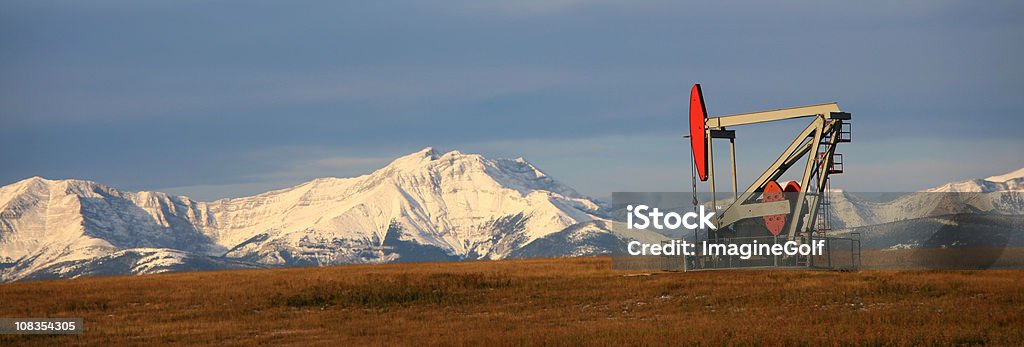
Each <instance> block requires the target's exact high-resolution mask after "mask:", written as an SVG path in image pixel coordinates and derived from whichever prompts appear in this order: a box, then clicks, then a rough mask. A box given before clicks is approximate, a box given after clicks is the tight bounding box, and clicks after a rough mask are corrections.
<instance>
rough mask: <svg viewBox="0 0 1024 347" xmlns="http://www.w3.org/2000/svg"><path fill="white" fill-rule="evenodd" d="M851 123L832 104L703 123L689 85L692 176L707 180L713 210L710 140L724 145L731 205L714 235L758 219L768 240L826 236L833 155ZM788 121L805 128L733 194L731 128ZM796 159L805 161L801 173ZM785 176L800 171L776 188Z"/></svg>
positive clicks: (697, 91) (697, 92)
mask: <svg viewBox="0 0 1024 347" xmlns="http://www.w3.org/2000/svg"><path fill="white" fill-rule="evenodd" d="M851 118H852V117H851V116H850V113H848V112H842V111H840V110H839V105H838V104H836V103H834V102H832V103H827V104H820V105H810V106H800V107H792V108H784V109H778V110H770V111H760V112H752V113H741V114H733V115H726V116H718V117H708V115H707V108H706V107H705V105H704V95H703V93H702V92H701V88H700V84H695V85H693V88H692V89H691V91H690V116H689V120H690V129H689V130H690V134H689V135H690V136H689V138H690V147H691V149H692V152H693V161H694V164H695V167H696V170H695V176H697V177H699V178H700V180H701V181H709V180H710V182H709V185H710V188H711V201H712V204H713V205H717V202H716V201H717V200H716V198H715V163H714V144H715V142H716V141H715V140H723V139H725V140H728V141H729V152H730V158H731V164H732V171H731V173H732V174H731V176H732V192H733V200H732V202H731V203H729V204H728V206H726V207H725V208H724V209H722V210H720V211H719V213H718V214H717V216H716V218H717V219H718V220H717V223H716V224H717V225H718V228H719V230H721V229H722V228H723V227H726V228H728V227H730V226H732V225H735V224H737V223H739V222H741V221H744V220H751V219H756V218H759V217H760V218H761V219H762V220H763V225H764V227H765V228H766V229H767V230H768V231H769V232H770V233H771V234H772V235H775V236H779V235H780V234H781V233H783V232H784V233H785V236H786V237H787V238H788V239H789V240H796V239H797V238H798V237H801V236H805V235H807V234H809V233H814V232H817V233H823V232H825V231H827V229H829V228H830V226H829V223H828V214H827V209H828V204H829V201H828V195H827V194H828V190H829V177H830V176H831V175H835V174H841V173H842V172H843V160H842V154H840V153H837V152H836V147H837V146H838V145H839V144H840V143H845V142H850V140H851V136H850V135H851V132H850V124H851V123H850V121H851ZM790 119H810V124H808V125H807V126H806V127H805V128H804V129H803V130H802V131H800V133H799V134H798V135H797V136H796V138H795V139H794V140H793V141H792V142H791V143H790V144H789V146H788V147H787V148H786V150H785V151H783V152H782V154H781V155H779V157H778V158H777V159H776V160H775V162H774V163H772V164H771V165H770V166H768V168H767V169H765V170H764V172H763V173H762V174H761V175H760V176H759V177H758V178H757V179H755V180H754V182H752V183H750V185H749V186H747V188H746V189H744V190H739V189H737V188H738V187H737V178H736V130H734V128H735V127H741V126H745V125H753V124H760V123H767V122H774V121H782V120H790ZM804 158H805V159H804ZM801 159H804V160H805V161H804V163H803V165H802V167H801V165H800V164H801V163H800V160H801ZM789 170H800V171H797V172H798V173H800V174H801V176H799V177H800V178H799V181H789V182H786V183H780V182H778V181H777V180H778V179H779V178H780V177H782V176H783V175H784V174H786V172H787V171H789ZM694 189H695V190H696V180H694ZM695 202H696V201H695ZM758 224H761V223H758Z"/></svg>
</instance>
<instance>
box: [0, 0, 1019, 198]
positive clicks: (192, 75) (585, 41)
mask: <svg viewBox="0 0 1024 347" xmlns="http://www.w3.org/2000/svg"><path fill="white" fill-rule="evenodd" d="M1022 15H1024V5H1022V4H1021V3H1019V2H1011V1H1006V2H1002V1H986V2H972V1H962V2H960V1H906V2H892V3H891V2H888V1H857V2H831V1H792V2H781V3H772V4H768V3H766V2H760V1H739V2H737V1H722V2H711V3H705V2H696V1H693V2H689V1H629V2H625V1H603V0H524V1H479V0H472V1H470V0H465V1H462V0H452V1H288V2H282V1H192V0H181V1H147V2H138V1H127V0H96V1H89V0H79V1H19V0H7V1H2V2H0V52H2V53H0V184H2V185H6V184H10V183H13V182H17V181H19V180H21V179H25V178H28V177H32V176H42V177H46V178H51V179H63V178H77V179H88V180H94V181H98V182H101V183H104V184H107V185H110V186H113V187H116V188H118V189H122V190H130V191H135V190H157V191H166V192H171V193H176V194H184V195H188V196H191V197H193V198H197V199H200V200H212V199H217V198H222V197H237V196H245V195H251V194H256V193H260V192H263V191H267V190H271V189H277V188H283V187H288V186H292V185H295V184H298V183H301V182H304V181H306V180H309V179H312V178H317V177H328V176H331V177H349V176H355V175H360V174H365V173H369V172H372V171H373V170H374V169H377V168H380V167H382V166H384V165H386V164H387V163H388V162H389V161H390V160H391V159H393V158H395V157H398V156H401V155H405V154H408V153H412V152H416V151H418V150H420V149H422V148H424V147H428V146H430V147H434V148H436V149H438V150H442V151H448V150H456V149H457V150H460V151H462V152H464V153H480V154H484V155H485V156H488V157H506V158H515V157H524V158H526V159H527V160H529V161H530V162H532V163H534V164H535V165H536V166H538V167H539V168H540V169H541V170H543V171H545V172H546V173H547V174H549V175H550V176H552V177H554V178H556V179H558V180H560V181H562V182H564V183H566V184H568V185H570V186H572V187H574V188H576V189H577V190H579V191H580V192H582V193H584V194H588V195H591V196H595V197H600V198H607V197H608V196H610V195H611V192H613V191H689V190H690V175H689V173H690V166H689V165H690V164H689V161H688V159H689V149H688V142H686V141H685V139H684V138H682V135H683V133H685V132H686V129H687V128H686V127H687V120H686V114H687V110H688V93H689V89H690V86H691V85H692V84H693V83H701V84H702V87H703V88H702V89H703V91H704V96H705V103H706V105H707V107H708V111H709V113H710V114H711V115H712V116H715V115H725V114H732V113H742V112H751V111H758V110H767V109H775V108H782V107H792V106H800V105H808V104H818V103H825V102H833V101H835V102H838V103H839V105H840V107H841V108H842V109H843V110H844V111H847V112H850V113H852V114H853V122H852V123H853V124H852V128H853V140H854V141H853V142H852V143H849V144H844V145H843V146H841V147H840V149H839V151H840V152H842V153H843V154H844V161H845V163H846V167H845V169H846V172H845V173H844V174H843V175H842V176H838V177H835V178H834V179H833V187H837V186H838V187H839V188H843V189H847V190H851V191H912V190H918V189H923V188H928V187H931V186H935V185H939V184H941V183H944V182H948V181H955V180H963V179H971V178H979V177H987V176H991V175H997V174H1002V173H1005V172H1009V171H1012V170H1015V169H1018V168H1021V167H1024V155H1022V154H1021V153H1024V137H1022V136H1021V129H1022V126H1024V120H1022V117H1021V115H1020V114H1019V111H1020V110H1021V109H1024V107H1022V106H1024V97H1022V96H1024V69H1022V68H1021V66H1020V64H1021V63H1020V62H1022V61H1024V45H1022V44H1021V43H1022V42H1024V18H1022ZM805 124H806V121H786V122H779V123H773V124H766V125H757V126H746V127H738V128H736V130H737V137H738V139H737V157H738V159H739V163H738V169H739V172H740V175H739V176H740V180H741V182H742V181H744V180H746V181H749V180H752V179H753V177H755V176H757V175H759V174H760V172H761V170H763V168H764V167H766V166H767V165H768V163H770V162H771V161H772V160H774V158H775V157H776V156H777V155H778V154H779V153H780V152H781V151H782V150H783V149H784V148H785V146H786V145H787V144H788V143H789V141H791V140H792V139H793V137H794V136H795V135H796V134H797V132H799V130H801V129H802V128H803V126H804V125H805ZM723 148H724V147H723ZM722 152H724V151H722ZM719 153H721V152H719ZM727 160H728V159H727V157H721V158H716V161H717V162H718V163H720V165H721V163H727ZM718 169H719V170H720V172H726V171H725V170H728V167H727V166H725V165H722V166H719V167H718ZM741 185H742V183H741ZM706 188H707V187H706V186H705V185H702V186H701V187H700V189H701V190H706Z"/></svg>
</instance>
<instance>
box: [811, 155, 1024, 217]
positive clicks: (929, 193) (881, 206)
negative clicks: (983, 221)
mask: <svg viewBox="0 0 1024 347" xmlns="http://www.w3.org/2000/svg"><path fill="white" fill-rule="evenodd" d="M864 195H873V194H872V193H850V192H847V191H842V190H834V191H832V192H831V194H830V202H831V206H830V209H831V211H832V219H833V221H834V222H835V223H834V225H835V226H837V227H860V226H866V225H875V224H882V223H891V222H897V221H901V220H908V219H916V218H924V217H931V216H937V215H946V214H956V213H965V212H992V213H1002V214H1007V215H1021V214H1024V168H1022V169H1019V170H1016V171H1013V172H1010V173H1007V174H1004V175H998V176H991V177H988V178H984V179H974V180H967V181H961V182H952V183H946V184H943V185H941V186H938V187H934V188H930V189H925V190H922V191H920V192H913V193H906V194H902V195H899V196H898V197H896V198H895V199H891V200H886V201H881V202H879V201H874V200H875V199H867V198H866V197H865V196H864ZM887 195H891V194H887Z"/></svg>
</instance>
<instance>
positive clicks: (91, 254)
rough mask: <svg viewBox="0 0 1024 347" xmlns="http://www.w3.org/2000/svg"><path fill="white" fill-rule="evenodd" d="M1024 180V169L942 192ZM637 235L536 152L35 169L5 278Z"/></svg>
mask: <svg viewBox="0 0 1024 347" xmlns="http://www.w3.org/2000/svg"><path fill="white" fill-rule="evenodd" d="M1022 187H1024V169H1021V170H1017V171H1015V172H1012V173H1009V174H1006V175H1000V176H993V177H989V178H986V179H981V180H972V181H965V182H957V183H950V184H947V185H944V186H940V187H936V188H934V189H933V190H928V191H934V192H952V191H971V192H1005V191H1016V192H1019V191H1021V190H1022V189H1024V188H1022ZM835 195H836V198H834V202H833V203H834V204H835V209H834V212H833V213H834V214H835V218H836V219H838V221H837V223H838V224H839V225H845V226H851V227H853V226H863V225H872V224H878V223H887V222H893V221H896V220H897V219H900V218H903V219H905V218H907V216H916V215H914V214H913V213H909V212H907V211H909V210H914V211H934V210H935V208H936V206H939V204H940V203H941V202H938V201H931V200H927V199H925V200H920V199H917V200H913V201H910V200H906V201H901V200H899V199H916V198H907V197H903V198H898V199H896V200H893V201H889V202H881V203H879V202H871V201H866V200H863V199H860V198H858V197H856V196H852V195H848V194H847V193H844V192H838V193H837V194H835ZM933 196H938V195H933ZM1018 196H1019V195H1018ZM915 204H916V205H915ZM911 205H913V206H912V207H910V208H908V207H907V206H911ZM915 206H916V207H915ZM1021 206H1024V204H1019V205H1012V204H1011V205H1006V204H1000V203H995V205H993V203H992V202H989V203H988V205H987V207H985V208H989V209H993V208H996V209H998V208H1006V209H1011V210H1013V211H1016V212H1015V213H1017V214H1020V212H1021V211H1022V210H1024V208H1022V207H1021ZM921 216H924V215H921ZM628 239H644V240H645V241H650V242H655V241H657V240H664V239H665V238H664V237H663V236H661V235H658V234H654V233H649V232H645V231H637V232H636V234H631V235H623V234H619V233H617V232H616V231H614V228H612V227H611V221H610V220H609V219H608V216H607V214H606V209H605V207H603V206H602V204H601V203H600V202H599V201H596V200H594V199H591V198H588V197H586V196H583V195H581V194H579V193H578V192H576V191H575V190H573V189H572V188H570V187H569V186H566V185H564V184H562V183H560V182H558V181H556V180H554V179H552V178H551V177H549V176H548V175H546V174H545V173H544V172H542V171H541V170H539V169H538V168H537V167H536V166H534V165H533V164H531V163H529V162H527V161H526V160H524V159H522V158H517V159H488V158H485V157H483V156H481V155H477V154H464V153H461V152H459V151H451V152H447V153H440V152H438V151H435V150H434V149H432V148H426V149H423V150H421V151H418V152H416V153H412V154H409V155H406V156H403V157H400V158H398V159H396V160H394V161H393V162H391V163H390V164H388V165H387V166H385V167H383V168H381V169H379V170H376V171H374V172H372V173H370V174H367V175H362V176H358V177H352V178H320V179H315V180H312V181H309V182H305V183H302V184H300V185H297V186H294V187H291V188H286V189H281V190H275V191H270V192H266V193H263V194H259V195H256V196H250V197H242V198H230V199H221V200H217V201H212V202H202V201H195V200H193V199H190V198H188V197H186V196H176V195H171V194H166V193H160V192H145V191H143V192H125V191H119V190H117V189H114V188H111V187H108V186H105V185H102V184H99V183H96V182H91V181H83V180H70V179H69V180H48V179H43V178H40V177H33V178H29V179H25V180H22V181H19V182H16V183H13V184H11V185H7V186H4V187H0V281H16V280H28V279H47V278H73V277H81V276H97V275H119V274H149V273H160V272H169V271H191V270H213V269H232V268H261V267H275V266H323V265H337V264H364V263H387V262H403V261H436V260H473V259H505V258H516V257H555V256H586V255H596V254H606V253H609V252H610V251H611V250H612V249H615V248H621V246H622V245H623V244H624V243H625V242H627V240H628Z"/></svg>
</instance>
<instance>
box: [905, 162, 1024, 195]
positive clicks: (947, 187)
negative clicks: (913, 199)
mask: <svg viewBox="0 0 1024 347" xmlns="http://www.w3.org/2000/svg"><path fill="white" fill-rule="evenodd" d="M925 191H926V192H973V193H990V192H1005V191H1016V192H1020V191H1024V168H1020V169H1017V170H1016V171H1013V172H1009V173H1006V174H1003V175H997V176H991V177H988V178H979V179H974V180H968V181H961V182H953V183H946V184H944V185H941V186H938V187H935V188H931V189H928V190H925Z"/></svg>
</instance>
